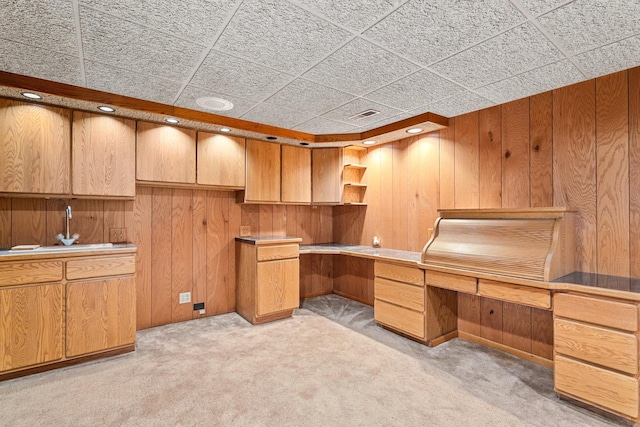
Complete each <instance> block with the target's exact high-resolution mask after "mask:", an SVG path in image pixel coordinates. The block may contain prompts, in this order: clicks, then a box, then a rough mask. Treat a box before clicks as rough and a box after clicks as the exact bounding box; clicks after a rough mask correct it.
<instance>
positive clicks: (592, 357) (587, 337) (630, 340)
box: [553, 318, 638, 375]
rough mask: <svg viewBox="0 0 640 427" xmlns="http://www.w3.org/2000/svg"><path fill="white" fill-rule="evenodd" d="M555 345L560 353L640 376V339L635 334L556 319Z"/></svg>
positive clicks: (554, 328) (554, 325) (554, 326)
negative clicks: (639, 362)
mask: <svg viewBox="0 0 640 427" xmlns="http://www.w3.org/2000/svg"><path fill="white" fill-rule="evenodd" d="M553 331H554V335H553V342H554V348H555V350H556V352H557V353H562V354H565V355H567V356H571V357H574V358H576V359H581V360H585V361H587V362H592V363H596V364H598V365H601V366H606V367H608V368H612V369H616V370H618V371H622V372H626V373H628V374H631V375H636V374H637V373H638V339H637V338H636V336H635V335H632V334H626V333H623V332H618V331H614V330H611V329H606V328H601V327H598V326H591V325H587V324H584V323H579V322H574V321H571V320H565V319H558V318H556V319H555V320H554V322H553Z"/></svg>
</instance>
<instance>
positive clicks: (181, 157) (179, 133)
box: [136, 122, 196, 184]
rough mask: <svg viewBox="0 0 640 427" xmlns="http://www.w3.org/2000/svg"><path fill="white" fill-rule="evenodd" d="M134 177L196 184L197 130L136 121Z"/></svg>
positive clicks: (145, 179) (141, 179)
mask: <svg viewBox="0 0 640 427" xmlns="http://www.w3.org/2000/svg"><path fill="white" fill-rule="evenodd" d="M136 144H137V148H136V165H137V169H136V178H137V179H139V180H140V181H154V182H173V183H182V184H195V182H196V131H195V130H191V129H182V128H178V127H174V126H164V125H158V124H155V123H146V122H138V132H137V143H136Z"/></svg>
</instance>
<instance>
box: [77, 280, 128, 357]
mask: <svg viewBox="0 0 640 427" xmlns="http://www.w3.org/2000/svg"><path fill="white" fill-rule="evenodd" d="M66 301H67V318H66V354H65V355H66V357H76V356H81V355H84V354H88V353H94V352H97V351H104V350H107V349H111V348H116V347H121V346H124V345H128V344H133V343H134V342H135V341H136V286H135V279H134V278H133V277H124V278H114V279H105V280H93V281H87V282H76V283H68V284H67V298H66Z"/></svg>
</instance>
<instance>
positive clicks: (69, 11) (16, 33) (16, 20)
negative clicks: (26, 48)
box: [0, 0, 79, 56]
mask: <svg viewBox="0 0 640 427" xmlns="http://www.w3.org/2000/svg"><path fill="white" fill-rule="evenodd" d="M1 7H2V13H0V28H2V31H1V32H0V38H2V39H5V40H13V41H15V42H19V43H24V44H28V45H32V46H37V47H40V48H43V49H47V50H50V51H54V52H60V53H64V54H66V55H73V56H78V54H79V52H78V45H77V41H76V28H75V21H74V15H73V5H72V3H71V2H70V1H68V0H50V1H15V0H14V1H3V2H2V6H1Z"/></svg>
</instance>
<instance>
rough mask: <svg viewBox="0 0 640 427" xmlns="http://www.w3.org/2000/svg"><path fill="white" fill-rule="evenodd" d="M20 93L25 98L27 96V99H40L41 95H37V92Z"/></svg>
mask: <svg viewBox="0 0 640 427" xmlns="http://www.w3.org/2000/svg"><path fill="white" fill-rule="evenodd" d="M21 95H22V96H24V97H25V98H29V99H42V97H41V96H40V95H38V94H37V93H32V92H22V93H21Z"/></svg>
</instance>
